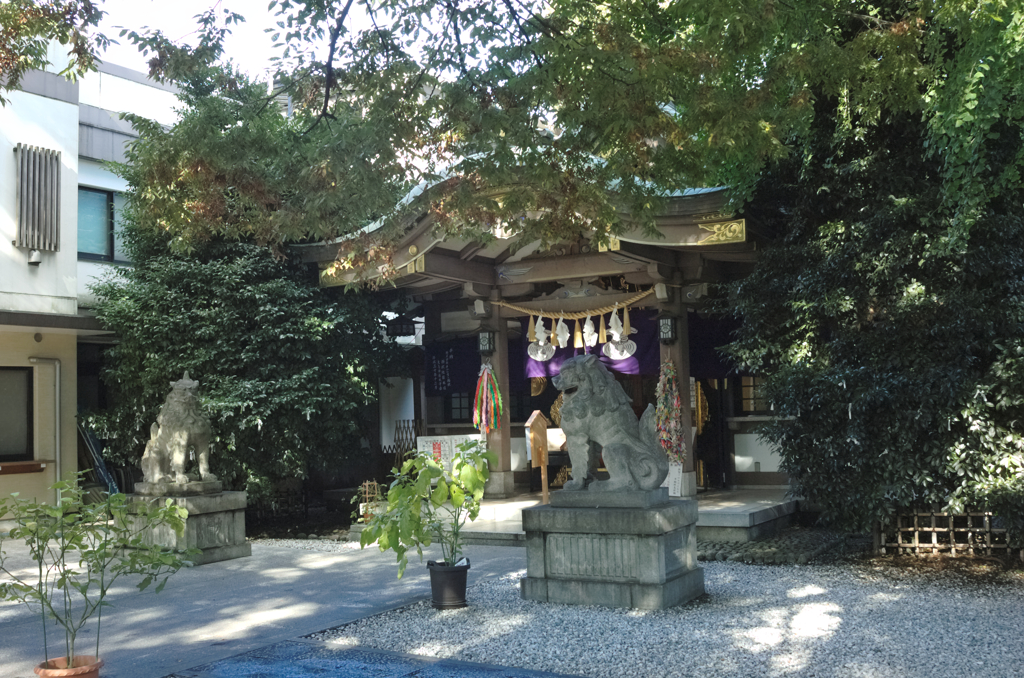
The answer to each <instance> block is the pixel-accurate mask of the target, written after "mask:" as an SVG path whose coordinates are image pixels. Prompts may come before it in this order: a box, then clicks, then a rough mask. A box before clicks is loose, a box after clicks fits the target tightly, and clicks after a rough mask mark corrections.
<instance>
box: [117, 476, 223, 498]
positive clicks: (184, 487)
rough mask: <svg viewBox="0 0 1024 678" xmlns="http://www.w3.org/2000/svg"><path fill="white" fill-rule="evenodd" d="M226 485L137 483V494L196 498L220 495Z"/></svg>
mask: <svg viewBox="0 0 1024 678" xmlns="http://www.w3.org/2000/svg"><path fill="white" fill-rule="evenodd" d="M223 489H224V484H223V483H221V482H220V481H219V480H190V481H189V482H187V483H175V482H172V481H167V482H160V483H135V494H141V495H143V496H145V497H194V496H197V495H200V494H219V493H220V492H221V491H223Z"/></svg>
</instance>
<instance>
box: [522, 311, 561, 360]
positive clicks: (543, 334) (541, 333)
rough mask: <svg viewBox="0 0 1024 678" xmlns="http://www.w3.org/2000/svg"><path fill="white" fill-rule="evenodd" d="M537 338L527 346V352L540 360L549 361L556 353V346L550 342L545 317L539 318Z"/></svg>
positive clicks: (536, 330)
mask: <svg viewBox="0 0 1024 678" xmlns="http://www.w3.org/2000/svg"><path fill="white" fill-rule="evenodd" d="M534 335H535V337H536V338H535V340H534V341H533V342H532V343H530V345H529V346H527V347H526V354H527V355H528V356H530V357H531V358H533V359H534V360H537V361H539V362H542V363H543V362H547V361H548V360H551V358H552V357H553V356H554V355H555V347H554V346H552V345H551V344H549V343H548V331H547V329H545V327H544V317H543V316H540V317H538V318H537V325H536V328H535V331H534Z"/></svg>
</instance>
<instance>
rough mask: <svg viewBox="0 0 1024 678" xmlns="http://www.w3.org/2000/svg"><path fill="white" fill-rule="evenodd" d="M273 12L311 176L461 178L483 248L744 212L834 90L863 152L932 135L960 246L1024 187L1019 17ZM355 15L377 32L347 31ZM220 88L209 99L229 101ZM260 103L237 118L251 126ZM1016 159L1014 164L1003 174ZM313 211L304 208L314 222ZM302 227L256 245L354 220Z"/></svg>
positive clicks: (695, 10)
mask: <svg viewBox="0 0 1024 678" xmlns="http://www.w3.org/2000/svg"><path fill="white" fill-rule="evenodd" d="M270 5H271V8H272V9H275V10H276V11H279V12H280V18H281V23H280V31H279V33H278V35H277V37H278V39H279V44H280V47H281V48H282V53H281V57H280V61H279V65H280V69H281V70H280V72H279V74H278V79H277V83H278V85H279V87H278V91H279V92H286V93H289V94H291V95H292V97H293V101H294V102H295V106H296V112H297V116H298V119H299V121H300V122H298V123H296V125H295V128H296V131H297V133H299V134H301V135H302V136H301V137H295V138H298V139H300V141H301V142H305V141H306V140H307V138H308V139H309V141H310V146H312V147H314V148H315V154H314V156H313V157H311V158H308V160H311V161H312V160H321V161H323V162H321V163H319V164H318V163H317V162H310V163H309V165H310V167H320V168H321V170H326V174H325V175H324V176H325V177H326V179H329V180H330V181H328V182H327V183H326V184H325V187H326V188H335V189H337V192H338V193H347V195H348V197H349V198H351V197H352V196H351V194H350V193H348V188H349V187H348V184H347V182H345V181H335V178H336V177H335V176H334V175H333V172H335V171H340V168H342V167H344V168H345V169H346V170H347V169H349V168H348V167H347V166H346V164H345V163H340V164H339V163H337V159H338V158H339V156H344V155H345V154H351V153H353V151H361V158H362V159H363V160H364V161H365V162H368V163H370V165H372V166H370V167H367V168H366V171H368V172H371V173H376V172H379V173H380V175H381V177H382V179H384V181H382V182H381V183H380V185H381V186H387V187H389V188H390V187H392V186H393V183H392V182H396V181H397V182H399V183H403V182H404V185H405V186H410V185H413V184H416V183H418V182H420V181H424V182H427V183H428V184H434V183H437V182H439V181H440V180H442V179H445V178H449V177H455V178H457V179H458V180H457V181H449V182H446V183H443V184H441V186H442V188H440V189H438V191H436V192H435V193H434V194H432V195H430V196H428V198H429V200H430V201H431V205H432V207H433V209H434V210H435V211H436V213H437V214H438V215H439V216H440V217H442V219H441V222H442V225H443V226H445V227H446V228H448V229H451V230H452V231H456V232H466V231H468V232H469V233H471V234H476V235H480V236H481V237H486V236H487V233H488V230H489V229H490V228H493V226H494V224H495V223H498V222H501V223H503V224H505V225H506V226H508V225H509V224H514V225H515V226H514V229H513V230H514V231H515V232H519V233H520V234H521V235H522V237H523V238H524V239H533V238H535V237H541V238H542V239H544V240H545V241H549V242H550V241H553V240H557V239H564V238H574V237H577V236H578V235H580V234H581V233H588V234H589V233H590V232H592V231H593V232H595V236H596V237H597V239H598V240H601V239H603V238H605V237H606V236H607V234H608V233H609V232H611V233H615V232H618V231H621V230H622V229H623V228H625V227H626V225H627V223H626V221H627V219H628V221H629V222H632V223H636V222H639V223H641V224H644V225H647V226H650V225H651V223H652V222H651V218H652V215H653V214H654V213H655V211H656V210H657V209H658V206H659V201H658V198H659V196H664V195H666V194H668V193H670V192H673V191H677V190H680V189H683V188H692V187H700V186H708V185H725V186H729V187H731V189H732V190H733V193H734V198H735V200H736V203H737V205H741V204H743V202H744V201H746V200H747V199H749V197H750V196H751V195H752V191H753V189H754V187H755V186H756V183H757V181H758V179H759V178H760V176H761V174H762V172H763V171H764V170H765V168H767V167H768V166H769V165H770V163H772V162H774V161H777V160H780V159H783V158H786V157H787V156H789V155H790V154H792V153H794V152H799V150H800V145H801V140H803V139H805V138H806V137H807V135H808V134H809V132H810V129H811V126H812V125H813V122H814V120H815V106H814V102H815V101H816V100H817V99H818V98H821V97H826V98H831V99H835V100H836V101H838V102H839V115H838V117H837V119H836V121H835V122H836V126H835V130H834V131H835V133H836V134H840V135H848V136H850V137H852V138H856V137H857V136H858V135H863V134H864V133H865V131H866V130H868V129H870V128H871V127H872V126H874V125H877V124H879V123H880V121H881V120H882V119H883V117H884V116H885V114H886V113H888V112H901V113H907V114H912V115H917V116H920V117H921V118H922V119H923V120H924V121H926V127H925V142H926V146H925V153H927V154H929V155H930V156H933V157H935V158H937V159H939V160H940V164H941V168H940V174H941V178H942V182H943V183H942V196H943V199H942V201H941V203H940V207H941V209H943V210H944V211H945V213H946V214H947V218H948V226H949V228H950V229H951V231H952V232H953V233H954V234H959V236H958V237H966V234H967V233H968V232H969V229H970V227H971V225H973V224H974V223H975V222H976V221H977V219H978V218H979V217H980V215H982V214H984V212H985V210H986V208H987V205H988V203H989V201H991V200H993V199H995V198H998V197H999V196H1000V195H1002V194H1004V193H1005V192H1006V191H1007V190H1008V189H1010V188H1012V187H1014V186H1015V185H1017V183H1019V180H1020V176H1019V173H1018V172H1019V170H1018V169H1017V168H1018V166H1019V165H1020V161H1022V160H1024V155H1022V153H1024V149H1022V148H1021V145H1020V143H1019V136H1020V125H1021V121H1022V119H1024V107H1022V103H1021V102H1022V100H1024V99H1022V97H1021V87H1022V86H1024V85H1022V79H1021V78H1020V77H1019V74H1020V73H1021V72H1024V62H1022V60H1024V56H1022V50H1021V46H1022V45H1024V11H1022V10H1021V8H1020V7H1018V6H1016V5H1015V4H1014V3H1008V2H1004V1H1000V0H974V1H971V2H932V1H924V2H882V3H867V2H849V1H847V0H831V1H829V2H820V1H818V0H803V1H801V0H794V1H791V2H778V1H775V0H768V1H763V0H758V1H757V2H751V1H749V0H728V1H726V2H715V3H706V2H696V1H692V2H691V1H686V0H674V1H673V2H668V3H654V2H633V1H632V0H629V1H626V0H612V1H609V2H591V1H590V0H551V1H550V2H545V3H540V2H515V1H513V0H427V1H426V2H420V1H416V2H413V1H411V0H383V1H382V0H345V1H344V2H340V1H339V2H325V1H324V0H308V1H306V0H285V1H282V2H272V3H270ZM354 8H358V9H360V10H361V11H362V13H364V14H365V15H367V16H368V17H369V18H370V22H369V27H368V28H365V29H363V30H354V29H353V27H352V25H351V22H352V16H353V15H354V12H353V9H354ZM131 37H132V38H133V39H135V40H136V41H137V42H138V43H139V44H140V46H142V47H143V48H147V49H151V50H153V52H154V54H155V55H156V56H155V58H154V60H153V62H152V63H153V69H154V70H153V74H154V75H156V76H158V77H161V76H167V77H175V78H179V79H180V78H183V77H185V78H186V79H187V73H188V72H189V70H190V69H189V68H188V67H185V66H183V64H185V65H187V66H189V67H191V69H192V72H193V73H196V72H198V73H201V74H202V70H201V69H199V70H196V69H195V65H196V60H195V57H196V53H197V51H196V50H191V49H188V48H179V47H175V46H174V45H172V44H170V43H169V42H168V41H167V40H166V39H164V37H163V36H160V35H159V34H151V35H144V36H138V35H136V36H131ZM212 42H214V43H215V42H216V36H214V38H213V39H212ZM200 61H202V60H200ZM225 86H226V87H228V89H227V90H225V89H223V88H217V89H215V90H210V91H208V92H207V93H210V94H212V93H215V92H216V93H223V94H225V95H230V94H231V92H230V80H229V81H228V82H226V83H225ZM267 109H268V107H265V106H264V107H259V106H254V107H252V108H251V109H244V110H240V111H239V114H240V115H241V117H240V118H239V120H240V121H241V123H240V124H241V125H242V126H245V125H248V124H253V123H254V117H259V116H265V115H268V114H269V111H268V110H267ZM299 130H301V131H299ZM189 131H191V130H189ZM223 132H224V134H225V135H228V133H229V131H227V130H224V131H223ZM313 137H315V138H316V142H315V143H314V142H313V141H312V138H313ZM354 138H355V139H358V140H359V143H362V146H360V147H353V143H354V142H353V139H354ZM301 145H302V144H300V146H301ZM1007 153H1009V154H1010V155H1011V156H1012V158H1010V160H1013V161H1007V162H1003V161H999V162H993V156H999V157H1002V156H1004V155H1006V154H1007ZM198 157H203V156H202V155H198ZM330 161H334V162H330ZM996 167H998V168H999V169H998V170H996V169H994V168H996ZM312 184H313V185H314V186H316V182H312ZM285 186H286V184H285ZM271 187H272V186H271ZM273 197H274V198H277V197H279V196H273ZM357 197H360V198H367V199H368V201H369V202H368V204H372V209H366V210H360V209H359V207H360V206H362V204H361V203H360V202H359V201H358V200H355V201H350V202H349V204H350V205H352V206H353V207H355V209H354V210H353V212H354V213H359V214H369V213H375V212H377V211H378V210H380V209H382V208H381V207H379V206H380V205H386V203H387V200H380V201H377V200H376V199H375V197H376V196H371V195H370V194H367V193H360V194H359V195H358V196H357ZM332 198H333V196H332V195H331V191H329V190H325V191H324V194H322V195H321V196H320V197H319V198H318V200H319V199H322V200H323V201H324V202H332ZM281 204H282V205H283V204H284V203H283V202H282V203H281ZM319 207H320V203H319V202H317V203H315V204H313V205H306V206H304V208H303V209H300V212H303V211H304V212H306V213H308V214H310V215H313V216H316V217H320V216H322V215H320V214H318V213H317V210H318V209H319ZM285 211H286V212H287V215H288V217H292V216H295V213H294V212H292V211H289V210H285ZM229 212H230V210H229ZM394 214H395V212H394V210H391V211H390V215H392V216H393V215H394ZM627 214H628V217H626V216H625V215H627ZM248 215H249V212H247V211H246V210H245V208H244V207H242V206H239V207H238V209H237V211H235V212H233V213H231V218H226V219H224V220H223V222H222V223H213V222H208V221H204V220H198V221H195V222H190V223H189V224H185V223H181V224H176V225H169V228H171V229H172V230H177V231H182V232H183V235H184V237H185V241H186V242H187V241H189V239H190V238H193V237H196V236H194V235H190V234H188V231H190V230H194V231H198V232H199V235H200V236H201V235H202V234H203V233H207V232H211V231H212V232H215V233H220V232H223V233H225V234H228V235H231V234H232V233H233V229H236V228H237V225H238V224H239V223H245V222H246V219H247V216H248ZM381 215H382V216H388V215H389V213H388V212H385V211H381ZM288 217H285V218H282V219H279V220H278V221H276V222H272V223H271V224H269V230H267V226H268V225H267V224H264V225H263V229H260V228H257V229H256V230H257V232H258V233H259V234H260V236H261V238H263V239H264V240H267V241H269V242H274V241H281V242H283V241H286V240H289V239H294V238H295V237H298V236H299V231H305V232H306V233H308V234H310V235H313V236H315V237H329V236H345V235H349V234H352V233H353V232H354V230H355V228H356V223H357V222H358V221H359V220H358V219H352V220H345V219H340V220H326V221H325V220H322V219H318V218H313V219H310V220H308V221H304V220H303V219H302V218H298V222H293V221H291V220H290V219H289V218H288ZM296 225H301V226H300V227H299V228H298V229H294V228H293V226H296ZM955 242H958V241H957V240H956V239H954V241H953V243H952V244H955ZM382 251H383V250H382Z"/></svg>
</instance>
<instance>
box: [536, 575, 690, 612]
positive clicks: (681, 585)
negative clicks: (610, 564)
mask: <svg viewBox="0 0 1024 678" xmlns="http://www.w3.org/2000/svg"><path fill="white" fill-rule="evenodd" d="M519 588H520V595H521V596H522V597H523V599H524V600H536V601H540V602H545V603H561V604H563V605H600V606H602V607H628V608H633V609H637V610H664V609H667V608H670V607H675V606H676V605H682V604H683V603H687V602H689V601H691V600H693V599H694V598H699V597H700V596H702V595H704V570H703V569H702V568H699V567H698V568H695V569H693V570H689V571H687V572H683V573H681V574H680V575H679V576H678V577H675V578H674V579H671V580H669V581H667V582H665V583H664V584H624V583H617V582H603V581H585V580H578V579H576V580H572V579H570V580H562V579H536V578H533V577H523V578H522V579H520V580H519Z"/></svg>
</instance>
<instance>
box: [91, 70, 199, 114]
mask: <svg viewBox="0 0 1024 678" xmlns="http://www.w3.org/2000/svg"><path fill="white" fill-rule="evenodd" d="M78 97H79V102H80V103H83V104H86V105H88V106H95V107H96V108H102V109H105V110H108V111H114V112H115V113H135V114H136V115H141V116H143V117H145V118H149V119H150V120H156V121H157V122H158V123H160V124H161V125H173V124H174V123H175V122H176V121H177V119H178V114H177V112H176V111H175V108H176V107H177V106H178V105H180V102H179V101H178V97H177V96H175V95H174V93H173V92H168V91H167V90H162V89H157V88H155V87H150V86H149V85H145V84H143V83H141V82H133V81H131V80H127V79H125V78H121V77H118V76H116V75H112V74H110V73H98V72H94V73H89V74H88V75H86V76H84V77H83V78H82V80H81V85H80V89H79V93H78Z"/></svg>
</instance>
